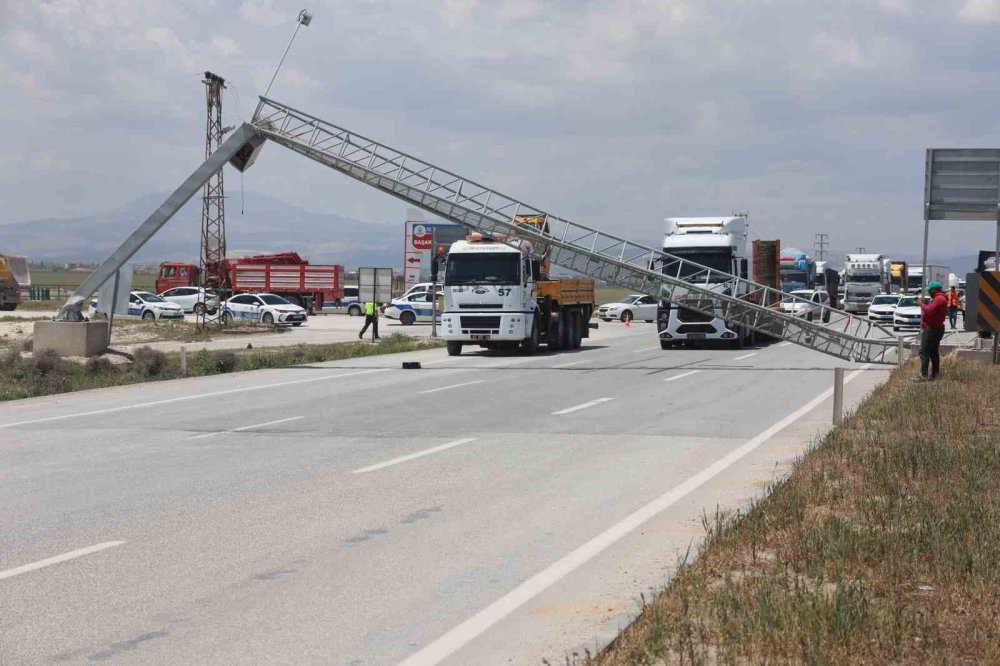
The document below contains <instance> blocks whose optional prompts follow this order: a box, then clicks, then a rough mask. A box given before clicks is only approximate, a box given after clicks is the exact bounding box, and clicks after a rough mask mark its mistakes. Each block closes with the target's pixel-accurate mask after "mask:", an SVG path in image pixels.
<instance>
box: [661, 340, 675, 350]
mask: <svg viewBox="0 0 1000 666" xmlns="http://www.w3.org/2000/svg"><path fill="white" fill-rule="evenodd" d="M673 346H674V343H672V342H670V341H669V340H660V349H662V350H663V351H667V350H668V349H670V348H671V347H673Z"/></svg>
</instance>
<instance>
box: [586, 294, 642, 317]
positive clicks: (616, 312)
mask: <svg viewBox="0 0 1000 666" xmlns="http://www.w3.org/2000/svg"><path fill="white" fill-rule="evenodd" d="M597 317H598V318H599V319H603V320H604V321H611V320H612V319H620V320H621V321H625V320H626V319H644V320H646V321H649V322H651V321H655V320H656V299H655V298H653V297H652V296H646V295H645V294H630V295H628V296H626V297H625V298H623V299H621V300H620V301H618V302H616V303H605V304H604V305H602V306H601V307H599V308H597Z"/></svg>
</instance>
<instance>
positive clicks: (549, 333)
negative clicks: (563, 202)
mask: <svg viewBox="0 0 1000 666" xmlns="http://www.w3.org/2000/svg"><path fill="white" fill-rule="evenodd" d="M515 224H525V225H529V226H532V227H536V228H539V229H545V228H546V222H545V216H544V215H532V216H518V217H516V218H515ZM594 308H595V304H594V281H593V280H591V279H589V278H559V279H553V278H550V277H549V260H548V258H547V257H546V256H544V255H542V256H538V255H536V254H535V252H534V248H533V246H532V244H531V243H530V242H529V241H526V240H523V239H521V240H518V239H515V238H504V237H496V238H492V239H491V238H488V237H485V236H483V235H482V234H478V233H474V234H470V235H469V236H468V237H467V238H466V239H465V240H461V241H456V242H455V243H452V245H451V247H450V248H449V250H448V256H447V259H446V261H445V276H444V312H443V313H442V314H441V324H440V326H439V327H438V332H439V335H440V337H441V339H443V340H444V341H445V343H446V345H447V348H448V354H449V355H450V356H458V355H459V354H461V353H462V348H463V347H465V346H467V345H475V346H478V347H481V348H484V349H504V348H507V349H520V350H521V351H522V352H523V353H525V354H529V355H531V354H535V353H536V352H537V351H538V349H539V346H540V345H543V344H544V345H546V346H547V347H548V349H550V350H552V351H556V350H560V349H577V348H579V347H580V344H581V341H582V339H583V338H587V337H590V328H591V327H595V328H596V326H597V325H596V324H590V323H589V322H590V317H591V315H592V314H593V312H594Z"/></svg>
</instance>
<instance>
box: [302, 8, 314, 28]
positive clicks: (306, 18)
mask: <svg viewBox="0 0 1000 666" xmlns="http://www.w3.org/2000/svg"><path fill="white" fill-rule="evenodd" d="M312 20H313V15H312V14H310V13H309V12H308V11H307V10H305V9H303V10H302V11H300V12H299V23H301V24H302V25H306V26H307V25H309V24H310V23H312Z"/></svg>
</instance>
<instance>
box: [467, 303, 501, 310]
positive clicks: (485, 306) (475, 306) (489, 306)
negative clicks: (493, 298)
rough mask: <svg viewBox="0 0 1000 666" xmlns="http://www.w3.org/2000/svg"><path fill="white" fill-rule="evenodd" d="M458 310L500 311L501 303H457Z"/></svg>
mask: <svg viewBox="0 0 1000 666" xmlns="http://www.w3.org/2000/svg"><path fill="white" fill-rule="evenodd" d="M458 309H459V310H502V309H503V303H459V304H458Z"/></svg>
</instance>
